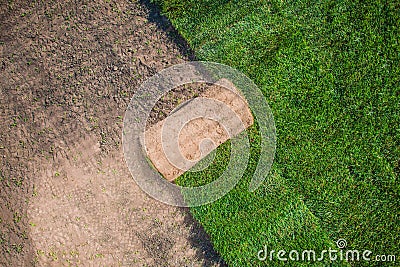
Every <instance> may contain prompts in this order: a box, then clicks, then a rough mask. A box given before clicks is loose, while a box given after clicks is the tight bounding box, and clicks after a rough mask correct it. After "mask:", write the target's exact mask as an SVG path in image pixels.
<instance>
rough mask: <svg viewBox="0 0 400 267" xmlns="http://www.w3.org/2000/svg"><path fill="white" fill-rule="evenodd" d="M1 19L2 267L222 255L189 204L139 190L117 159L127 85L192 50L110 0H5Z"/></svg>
mask: <svg viewBox="0 0 400 267" xmlns="http://www.w3.org/2000/svg"><path fill="white" fill-rule="evenodd" d="M0 20H1V24H0V77H1V78H0V118H1V119H0V183H1V184H0V209H1V213H0V250H1V251H0V265H1V266H31V265H33V264H35V265H37V266H69V265H70V266H75V265H78V266H118V265H123V266H210V265H218V264H220V259H219V258H218V256H217V255H216V254H215V253H214V252H213V251H212V249H211V246H210V243H209V241H208V239H207V237H206V235H205V234H204V232H203V231H202V230H201V228H200V227H199V226H198V225H196V223H194V222H193V220H192V218H191V217H190V215H188V212H187V210H184V209H177V208H173V207H169V206H166V205H162V204H161V203H159V202H157V201H155V200H153V199H151V198H149V197H148V196H146V195H145V194H144V193H143V192H142V191H141V190H140V189H139V188H138V187H137V185H136V184H135V183H134V181H133V179H132V177H131V175H130V173H129V171H128V170H127V167H126V165H125V162H124V160H123V155H122V149H121V129H122V118H123V115H124V111H125V108H126V106H127V104H128V103H129V100H130V97H131V96H132V94H133V92H134V90H135V88H136V87H137V86H138V85H139V84H140V83H141V82H142V81H143V80H144V79H146V78H147V77H149V76H151V75H152V74H154V73H156V72H157V71H159V70H161V69H163V68H165V67H168V66H171V65H173V64H176V63H181V62H184V61H185V60H189V59H191V57H192V56H191V52H190V51H189V50H188V49H187V48H186V46H185V44H184V43H183V42H182V41H181V40H180V39H179V36H177V35H176V33H175V32H174V30H173V29H172V27H171V26H169V24H168V22H167V21H166V20H165V19H163V18H162V17H160V16H158V15H157V12H156V11H155V10H154V7H152V6H151V5H150V4H148V3H147V2H143V3H139V2H135V1H132V2H129V1H119V0H118V1H99V2H96V1H84V3H81V2H79V3H78V2H76V1H33V2H32V3H24V2H19V1H16V2H14V1H7V2H6V1H4V0H2V1H1V5H0ZM181 93H182V92H179V91H178V92H177V94H178V95H179V94H181ZM167 102H168V101H167ZM166 105H167V106H168V105H169V106H170V108H171V106H172V104H171V103H169V102H168V103H166ZM160 107H161V108H159V109H158V110H157V112H158V113H160V114H161V115H160V116H161V117H162V115H163V113H165V112H163V110H162V106H160ZM164 115H165V114H164ZM154 117H157V116H153V117H152V118H153V119H154ZM154 120H155V121H156V119H154Z"/></svg>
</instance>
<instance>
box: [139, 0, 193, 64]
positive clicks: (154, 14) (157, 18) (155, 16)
mask: <svg viewBox="0 0 400 267" xmlns="http://www.w3.org/2000/svg"><path fill="white" fill-rule="evenodd" d="M139 3H140V4H141V5H142V6H144V7H146V8H147V10H148V18H147V19H148V20H149V21H150V22H152V23H154V24H156V25H157V27H158V28H159V29H160V30H162V31H164V32H166V33H167V36H168V38H169V39H170V41H171V42H173V43H175V44H177V45H178V48H179V52H180V53H181V54H182V56H184V57H186V58H187V59H189V60H190V61H194V60H196V56H195V55H194V51H193V50H192V49H191V48H190V46H189V45H188V43H187V42H186V40H185V39H184V38H183V37H182V36H181V35H180V34H179V33H178V31H177V30H176V29H175V28H174V26H173V25H172V24H171V22H170V21H169V20H168V19H167V18H166V17H165V16H163V15H161V14H160V9H159V7H158V6H157V5H156V4H155V3H152V2H151V1H150V0H139Z"/></svg>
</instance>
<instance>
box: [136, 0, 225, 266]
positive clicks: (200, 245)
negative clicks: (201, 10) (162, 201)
mask: <svg viewBox="0 0 400 267" xmlns="http://www.w3.org/2000/svg"><path fill="white" fill-rule="evenodd" d="M140 3H141V4H142V5H143V6H145V7H146V8H147V9H148V10H149V16H148V20H149V21H150V22H153V23H155V24H156V25H157V27H158V28H159V29H161V30H163V31H165V32H166V33H167V34H168V37H169V38H170V39H171V41H172V42H174V43H176V44H177V45H178V47H179V50H180V53H181V54H182V55H183V56H185V57H187V58H188V59H189V60H191V61H194V60H196V57H195V55H194V51H193V50H192V49H191V48H190V47H189V45H188V44H187V42H186V40H185V39H184V38H183V37H182V36H181V35H180V34H179V33H178V31H177V30H176V29H175V28H174V27H173V26H172V24H171V22H170V21H169V20H168V19H167V18H166V17H165V16H163V15H161V14H160V10H159V8H158V7H157V5H156V4H154V3H151V2H150V0H140ZM181 212H182V213H183V214H184V216H185V220H184V222H185V225H186V226H187V227H189V228H190V233H191V236H190V239H189V242H190V244H191V245H192V246H193V248H195V249H196V254H197V255H196V256H197V257H198V258H199V259H202V260H203V261H204V263H203V266H213V265H215V264H218V265H219V266H228V265H227V264H226V263H225V262H224V261H223V259H222V258H221V257H220V256H219V255H218V253H217V252H216V251H215V250H214V249H213V246H212V244H211V241H210V238H209V236H208V235H207V233H206V232H205V231H204V229H203V227H202V226H201V225H200V224H199V223H198V222H197V221H196V220H195V219H194V218H193V216H192V215H191V214H190V211H189V209H188V208H182V209H181Z"/></svg>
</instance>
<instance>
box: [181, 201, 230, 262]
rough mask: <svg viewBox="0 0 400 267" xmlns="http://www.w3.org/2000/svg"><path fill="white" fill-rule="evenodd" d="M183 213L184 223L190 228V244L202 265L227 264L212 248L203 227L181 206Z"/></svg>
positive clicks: (187, 209)
mask: <svg viewBox="0 0 400 267" xmlns="http://www.w3.org/2000/svg"><path fill="white" fill-rule="evenodd" d="M181 212H182V214H184V216H185V219H184V223H185V225H186V226H187V227H189V228H190V238H189V242H190V244H191V245H192V246H193V247H194V248H195V249H196V257H197V258H198V259H201V260H203V266H205V267H206V266H215V265H218V266H221V267H225V266H228V265H227V264H226V263H225V262H224V260H223V259H222V258H221V256H220V255H219V254H218V253H217V252H216V251H215V250H214V248H213V245H212V243H211V241H210V237H209V236H208V234H207V233H206V232H205V231H204V229H203V227H202V226H201V225H200V224H199V223H198V222H197V221H196V220H195V219H194V218H193V216H192V214H191V213H190V211H189V208H181Z"/></svg>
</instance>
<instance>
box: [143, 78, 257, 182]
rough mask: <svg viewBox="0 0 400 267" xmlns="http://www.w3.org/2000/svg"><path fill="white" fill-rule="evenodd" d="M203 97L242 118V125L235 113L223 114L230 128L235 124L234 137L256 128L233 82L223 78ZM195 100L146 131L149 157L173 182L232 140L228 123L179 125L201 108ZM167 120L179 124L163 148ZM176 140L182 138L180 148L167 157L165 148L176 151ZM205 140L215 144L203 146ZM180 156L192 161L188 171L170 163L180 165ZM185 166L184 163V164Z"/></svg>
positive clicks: (203, 120) (206, 121)
mask: <svg viewBox="0 0 400 267" xmlns="http://www.w3.org/2000/svg"><path fill="white" fill-rule="evenodd" d="M224 86H226V87H228V88H231V89H233V90H234V91H231V90H229V89H227V88H225V87H224ZM200 97H202V98H207V99H212V100H217V101H219V102H221V103H223V105H225V106H226V107H228V108H229V109H230V110H232V111H233V112H234V113H236V114H237V116H238V117H239V118H240V121H241V122H240V123H238V120H233V118H232V114H229V113H227V114H219V116H220V117H223V118H226V119H227V120H230V121H231V122H230V123H231V124H230V125H233V127H230V129H232V136H236V135H238V134H240V133H241V132H242V131H243V130H244V129H247V128H248V127H250V126H251V125H253V123H254V120H253V116H252V114H251V111H250V109H249V106H248V104H247V102H246V100H245V99H244V98H243V97H242V96H241V94H240V93H239V91H238V90H237V89H236V88H235V87H234V85H233V84H232V83H231V82H230V81H229V80H227V79H220V80H219V81H217V82H216V83H215V84H214V85H212V86H210V87H208V88H207V90H205V91H204V92H203V93H201V94H200ZM193 100H194V99H191V100H189V101H188V102H186V103H184V104H183V105H181V106H179V107H177V108H176V109H175V110H174V111H172V112H171V114H170V115H169V116H168V118H166V119H164V120H162V121H160V122H158V123H156V124H155V125H153V126H151V127H150V128H149V129H148V130H146V132H145V146H146V152H147V155H148V157H149V159H150V160H151V162H152V163H153V165H154V167H155V168H156V169H157V170H158V171H159V172H160V173H161V174H162V175H163V176H164V177H165V178H166V179H167V180H169V181H173V180H175V179H176V178H177V177H178V176H180V175H182V174H183V173H184V172H185V170H187V169H189V168H190V167H193V166H194V165H195V164H196V163H197V162H198V161H200V160H201V159H202V158H204V157H205V156H207V155H208V154H209V153H210V152H211V151H213V150H214V149H215V148H217V147H218V146H219V145H220V144H222V143H224V142H225V141H227V140H228V139H229V134H228V133H227V131H226V130H225V129H224V127H225V125H224V121H219V122H217V121H215V120H212V119H208V118H201V117H200V118H199V117H198V118H194V119H192V120H190V121H187V122H186V124H184V125H183V127H180V126H179V125H180V124H179V122H180V121H182V120H186V118H185V117H187V116H188V114H190V113H191V112H193V110H194V109H195V108H197V109H198V108H199V107H198V106H197V105H198V103H196V101H193ZM200 111H201V108H200ZM223 112H224V110H220V113H223ZM167 119H172V125H176V127H174V129H173V131H172V132H169V135H173V136H168V137H170V138H171V140H170V141H169V140H166V141H164V148H163V144H162V130H163V127H164V125H165V122H166V120H167ZM174 138H178V144H179V149H176V150H174V151H173V152H171V153H172V154H171V155H170V154H168V155H170V156H169V157H167V155H166V153H165V149H169V148H176V146H175V145H174V143H173V141H174ZM166 139H167V138H166ZM168 139H169V138H168ZM204 139H211V140H212V142H205V143H202V140H204ZM164 140H165V139H164ZM175 140H176V139H175ZM200 144H201V145H200ZM177 153H180V154H181V155H183V157H184V158H186V159H188V160H190V162H188V165H185V168H178V167H177V166H176V165H177V164H172V163H171V162H170V161H171V160H172V161H173V162H174V163H176V162H177V161H176V160H178V164H179V157H177V156H179V155H176V154H177ZM182 163H183V162H182V161H181V164H182Z"/></svg>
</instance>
